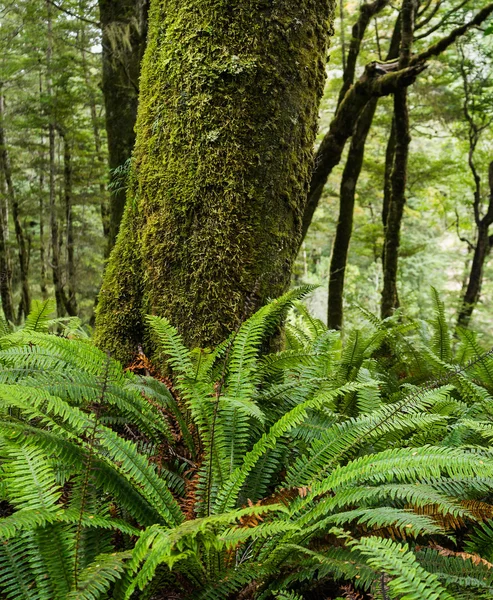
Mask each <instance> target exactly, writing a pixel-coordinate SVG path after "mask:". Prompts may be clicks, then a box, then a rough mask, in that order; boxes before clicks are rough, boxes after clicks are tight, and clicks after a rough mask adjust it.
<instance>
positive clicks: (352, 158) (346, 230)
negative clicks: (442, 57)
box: [327, 2, 400, 329]
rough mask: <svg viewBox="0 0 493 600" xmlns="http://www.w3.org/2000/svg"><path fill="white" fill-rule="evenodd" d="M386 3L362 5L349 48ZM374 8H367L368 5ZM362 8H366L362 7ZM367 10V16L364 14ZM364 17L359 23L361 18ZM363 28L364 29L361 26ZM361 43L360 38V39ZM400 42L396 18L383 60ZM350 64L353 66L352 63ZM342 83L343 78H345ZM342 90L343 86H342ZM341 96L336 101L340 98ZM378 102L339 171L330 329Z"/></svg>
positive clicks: (339, 311)
mask: <svg viewBox="0 0 493 600" xmlns="http://www.w3.org/2000/svg"><path fill="white" fill-rule="evenodd" d="M385 5H386V3H382V2H380V4H377V3H374V4H373V5H370V4H364V5H363V6H362V7H361V9H360V13H361V15H360V18H359V19H358V22H357V23H356V25H355V26H354V27H353V39H352V42H351V49H352V48H353V47H354V46H355V44H356V40H357V39H356V38H355V36H356V35H359V36H361V35H362V32H361V29H362V27H363V25H364V28H366V27H367V25H368V23H369V19H370V16H371V15H373V14H374V13H375V11H376V8H375V6H376V7H377V8H378V7H379V8H382V7H383V6H385ZM372 6H373V7H374V8H373V9H372V10H371V11H368V10H367V9H368V7H372ZM365 7H366V10H365ZM368 13H369V15H370V16H369V15H368ZM363 17H364V18H365V19H364V20H363V22H362V24H361V20H362V18H363ZM363 31H364V29H363ZM359 43H361V40H360V42H359ZM399 44H400V20H399V19H398V20H397V23H396V25H395V27H394V32H393V35H392V39H391V43H390V47H389V51H388V55H387V61H389V60H393V59H394V58H396V57H397V56H398V53H399ZM354 55H355V51H353V52H352V51H351V50H350V52H349V58H348V63H349V66H348V69H351V70H352V71H353V76H352V78H354V68H355V65H356V57H355V56H354ZM352 65H353V66H352ZM352 78H351V80H352ZM345 83H346V81H345ZM343 89H344V85H343ZM341 96H342V90H341V95H340V96H339V100H340V101H341ZM377 104H378V97H375V98H372V99H371V100H370V101H369V102H368V104H367V105H366V106H365V108H364V110H363V112H362V113H361V116H360V117H359V119H358V121H357V123H356V127H355V130H354V132H353V135H352V138H351V145H350V147H349V152H348V156H347V159H346V165H345V167H344V172H343V174H342V181H341V188H340V194H339V219H338V223H337V228H336V235H335V238H334V245H333V247H332V256H331V262H330V275H329V303H328V316H327V322H328V325H329V327H330V328H331V329H341V327H342V321H343V299H344V279H345V273H346V264H347V257H348V252H349V243H350V240H351V235H352V229H353V213H354V200H355V194H356V186H357V183H358V179H359V176H360V173H361V168H362V166H363V158H364V153H365V144H366V139H367V137H368V133H369V131H370V128H371V124H372V122H373V117H374V115H375V111H376V108H377Z"/></svg>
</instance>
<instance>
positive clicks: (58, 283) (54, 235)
mask: <svg viewBox="0 0 493 600" xmlns="http://www.w3.org/2000/svg"><path fill="white" fill-rule="evenodd" d="M46 8H47V14H48V21H47V34H48V43H47V47H46V68H47V77H46V89H47V94H48V100H49V102H50V106H49V124H48V143H49V156H50V158H49V192H50V230H51V271H52V276H53V287H54V288H55V300H56V308H57V315H58V316H59V317H63V316H64V314H65V302H64V293H63V283H62V274H61V267H60V241H59V237H58V236H59V233H58V210H57V201H56V163H55V155H56V148H55V144H56V123H55V115H54V112H53V84H52V79H51V63H52V56H53V24H52V16H51V4H50V2H49V0H47V1H46Z"/></svg>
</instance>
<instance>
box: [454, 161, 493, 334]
mask: <svg viewBox="0 0 493 600" xmlns="http://www.w3.org/2000/svg"><path fill="white" fill-rule="evenodd" d="M478 183H479V182H477V193H478V194H479V190H480V187H479V185H478ZM489 187H490V197H489V203H488V209H487V211H486V214H485V215H484V216H483V217H481V218H480V217H479V210H478V212H477V218H476V226H477V236H476V244H475V247H474V254H473V258H472V263H471V270H470V273H469V279H468V282H467V288H466V290H465V293H464V296H463V298H462V302H461V308H460V311H459V316H458V319H457V324H458V325H459V326H460V327H468V326H469V322H470V320H471V317H472V313H473V311H474V309H475V308H476V306H477V304H478V302H479V298H480V296H481V286H482V283H483V272H484V265H485V263H486V260H487V258H488V256H489V254H490V252H491V247H492V243H493V239H492V238H491V236H490V235H489V228H490V226H491V225H492V224H493V162H491V163H490V167H489ZM478 208H479V207H478Z"/></svg>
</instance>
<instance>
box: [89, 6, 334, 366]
mask: <svg viewBox="0 0 493 600" xmlns="http://www.w3.org/2000/svg"><path fill="white" fill-rule="evenodd" d="M332 9H333V0H242V1H241V2H240V1H238V2H230V1H226V0H189V1H188V2H186V3H184V2H183V1H182V0H154V1H153V3H152V5H151V13H150V19H149V40H148V47H147V50H146V54H145V57H144V61H143V65H142V76H141V87H140V90H141V91H140V102H139V112H138V119H137V128H136V131H137V141H136V146H135V150H134V155H133V161H132V163H133V164H132V169H133V171H132V183H131V186H130V189H129V195H128V199H127V206H126V209H125V210H126V213H125V217H124V221H123V223H122V226H121V230H120V234H119V237H118V240H117V244H116V247H115V249H114V251H113V253H112V255H111V257H110V260H109V264H108V268H107V271H106V274H105V278H104V282H103V287H102V291H101V295H100V302H99V307H98V316H97V339H98V342H99V344H100V346H102V347H104V348H107V349H109V350H111V351H112V352H113V353H114V355H115V356H116V357H117V358H119V359H121V360H123V361H128V360H129V358H130V356H131V354H132V352H134V351H135V350H136V348H137V345H138V344H139V343H141V342H142V341H143V339H144V334H145V332H144V327H143V325H142V319H143V315H144V314H145V313H152V314H158V315H165V316H167V317H169V318H170V319H171V320H172V322H173V323H174V324H175V325H176V326H177V327H178V329H179V330H180V332H181V333H182V334H183V335H184V337H185V340H186V342H187V343H188V344H189V345H190V346H201V347H205V346H208V345H213V344H216V343H217V342H218V341H220V340H222V339H223V338H224V337H225V336H226V335H227V334H228V332H230V331H231V330H233V329H234V328H235V327H237V325H238V323H239V321H241V319H242V318H244V317H245V316H247V315H246V313H248V312H250V311H252V310H254V309H255V308H257V307H258V306H259V305H260V304H261V303H263V302H264V301H265V300H266V299H267V298H268V297H272V296H276V295H278V294H281V293H282V292H283V291H284V290H285V289H286V287H287V285H288V284H289V279H290V273H291V266H292V263H293V260H294V259H295V257H296V252H297V248H298V245H299V241H300V235H301V225H302V217H303V210H304V205H305V199H306V196H307V191H308V185H309V181H310V175H311V171H312V166H313V158H312V150H313V144H314V139H315V133H316V124H317V113H318V106H319V101H320V97H321V94H322V91H323V84H324V79H325V62H326V52H327V45H328V38H329V31H330V20H331V15H332ZM252 299H254V302H252V301H251V300H252Z"/></svg>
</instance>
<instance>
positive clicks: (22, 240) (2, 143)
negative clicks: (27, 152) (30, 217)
mask: <svg viewBox="0 0 493 600" xmlns="http://www.w3.org/2000/svg"><path fill="white" fill-rule="evenodd" d="M4 118H5V98H4V95H3V90H2V86H1V85H0V163H1V168H2V171H3V177H4V181H5V185H6V191H7V196H8V200H9V203H10V207H11V209H12V217H13V220H14V228H15V237H16V240H17V246H18V252H19V273H20V280H21V302H20V311H19V313H20V314H19V319H20V318H21V317H22V313H24V315H25V316H27V315H28V314H29V310H30V308H31V294H30V290H29V248H28V243H27V240H26V236H25V233H24V229H23V228H22V224H21V216H20V210H19V203H18V201H17V195H16V191H15V188H14V183H13V181H12V170H11V166H10V156H9V152H8V149H7V141H6V137H5V129H4V125H3V123H4ZM4 216H6V211H4ZM5 227H8V223H5ZM3 230H4V235H6V232H7V230H6V229H5V228H3ZM5 261H6V262H5V265H4V268H5V278H6V279H7V280H8V281H10V278H11V270H10V268H9V262H8V257H7V240H6V237H5ZM2 278H3V275H2ZM6 286H8V287H9V288H10V285H9V284H8V283H6ZM8 295H9V291H8V290H7V289H6V290H5V299H4V297H3V296H2V302H4V300H5V302H6V305H4V311H5V308H6V309H7V311H8V314H9V315H10V316H12V317H13V306H11V304H10V301H11V292H10V299H9V298H8V297H7V296H8ZM6 317H7V315H6ZM7 318H8V317H7ZM9 320H14V319H13V318H12V319H9Z"/></svg>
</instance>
